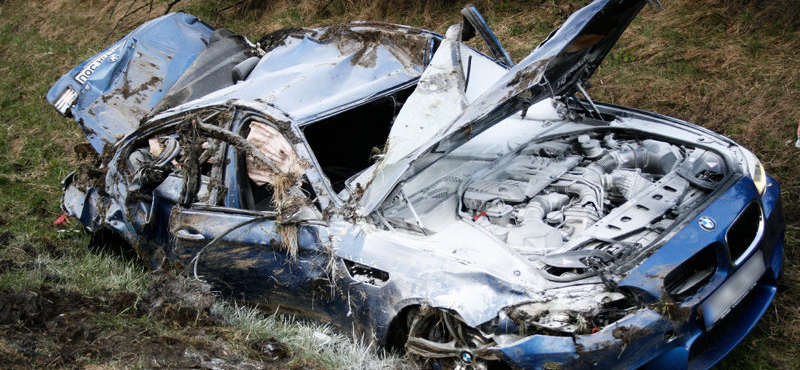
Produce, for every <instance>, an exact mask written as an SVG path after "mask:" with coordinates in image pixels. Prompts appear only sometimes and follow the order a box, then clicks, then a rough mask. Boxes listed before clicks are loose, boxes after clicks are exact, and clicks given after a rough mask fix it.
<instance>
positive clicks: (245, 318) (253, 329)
mask: <svg viewBox="0 0 800 370" xmlns="http://www.w3.org/2000/svg"><path fill="white" fill-rule="evenodd" d="M169 2H170V1H165V0H154V1H152V2H151V1H149V0H124V1H123V0H118V1H111V2H106V1H93V0H84V1H78V0H39V1H31V2H29V1H19V0H0V76H2V77H3V78H2V79H1V80H0V120H1V121H2V122H3V129H0V368H42V367H63V368H96V369H104V368H152V367H168V368H169V367H191V366H199V367H203V366H206V367H210V366H212V365H213V361H214V360H218V359H226V360H224V361H228V362H226V365H225V366H234V365H235V366H238V367H228V368H257V367H247V366H250V365H253V366H261V367H265V368H298V369H300V368H318V369H328V368H331V369H333V368H342V369H343V368H392V367H394V368H402V367H404V366H405V364H404V362H403V360H402V359H401V358H398V357H396V356H392V355H381V354H379V353H378V352H379V351H377V350H376V349H374V348H372V347H369V346H366V345H362V344H358V343H355V344H352V343H351V342H350V341H349V340H348V338H347V336H346V335H342V334H341V333H336V332H335V331H333V330H332V329H331V328H329V327H326V326H321V325H319V324H316V323H305V322H298V321H296V320H293V319H292V318H290V317H285V316H281V315H275V314H273V313H269V312H268V313H263V312H260V311H258V310H255V309H252V308H249V307H246V306H239V305H238V304H237V303H235V302H221V301H216V302H214V301H213V297H212V298H210V299H211V300H210V301H209V302H207V304H206V305H205V306H200V307H197V309H196V310H195V311H191V312H176V311H175V310H172V309H170V306H169V305H167V306H160V307H155V303H154V302H156V301H157V299H155V298H154V296H153V294H156V293H154V292H160V291H162V290H160V289H161V288H163V287H164V286H167V285H169V284H168V283H167V282H168V281H169V280H168V279H170V278H168V277H164V276H153V275H152V274H150V273H147V272H145V271H144V269H143V268H142V267H141V266H140V265H139V264H138V263H137V262H135V261H131V260H127V259H125V258H122V257H119V256H115V255H108V254H101V253H94V252H91V251H89V250H88V248H87V245H88V238H87V237H85V236H82V235H80V234H79V233H75V232H70V230H67V231H61V232H59V231H58V230H56V228H55V227H54V226H53V221H54V220H55V219H56V218H57V217H58V216H59V215H60V213H61V212H60V210H59V198H60V188H59V182H60V181H61V179H62V178H63V177H64V176H66V175H67V174H68V173H69V172H70V171H71V169H72V168H73V167H74V166H75V164H76V163H77V159H76V158H75V155H74V153H73V147H74V146H75V145H77V144H81V143H83V142H84V138H83V136H82V135H81V133H80V132H79V130H78V128H77V125H76V124H75V123H74V122H73V121H71V120H69V119H66V118H62V117H60V116H59V115H58V114H57V113H56V112H55V110H54V109H53V108H52V107H50V106H49V105H48V104H47V103H46V101H45V100H44V95H45V93H46V91H47V90H48V88H49V87H50V86H51V85H52V84H53V83H54V82H55V81H56V80H57V79H58V78H59V77H60V76H61V75H62V74H64V73H66V72H67V71H68V70H70V69H71V68H72V67H73V66H75V65H77V64H78V63H79V62H81V61H83V60H85V59H86V58H88V57H90V56H91V55H93V54H95V53H97V52H98V51H100V50H102V49H103V48H104V47H105V46H107V45H108V44H110V43H111V42H113V41H115V40H116V39H118V38H119V37H121V36H122V35H124V34H125V33H127V32H128V31H130V30H132V29H133V28H134V27H136V26H137V25H138V24H140V23H141V22H143V21H145V20H147V19H151V18H154V17H156V16H159V15H161V14H163V12H164V11H165V9H166V7H167V3H169ZM465 3H466V2H455V1H450V0H436V1H422V0H411V1H402V0H385V1H380V2H373V1H368V0H332V1H329V0H244V1H237V0H218V1H199V0H182V1H178V2H177V3H175V5H174V7H173V8H172V10H181V11H186V12H189V13H192V14H195V15H197V16H199V17H200V18H201V19H204V20H205V21H206V22H208V23H210V24H212V25H213V26H215V27H220V28H221V27H225V28H230V29H232V30H234V31H235V32H238V33H242V34H245V35H246V36H248V37H249V38H250V39H251V40H257V39H259V38H260V36H261V35H262V34H264V33H266V32H269V31H274V30H277V29H280V28H285V27H299V26H324V25H330V24H336V23H342V22H346V21H350V20H377V21H387V22H393V23H401V24H410V25H414V26H419V27H423V28H427V29H431V30H434V31H437V32H440V33H444V31H445V29H446V28H447V26H448V25H449V24H451V23H454V22H457V21H458V20H459V17H460V15H459V13H458V11H459V10H460V9H461V7H463V6H464V5H465ZM473 3H474V4H475V5H476V6H477V7H478V9H480V10H481V12H482V13H483V15H484V16H485V18H486V19H487V21H488V22H489V24H490V25H492V27H493V29H494V31H495V33H496V34H497V36H498V38H499V39H500V40H501V41H502V42H503V43H504V45H505V46H506V48H507V49H508V50H509V52H510V53H511V55H512V57H513V58H514V59H515V60H519V59H521V58H523V57H524V56H525V55H527V53H528V52H529V51H530V50H531V49H532V48H533V47H534V46H535V45H537V44H538V43H539V41H540V40H542V39H543V38H544V37H545V36H546V35H547V34H548V33H549V32H550V31H551V30H552V29H553V28H555V27H556V26H557V25H559V24H560V23H561V22H562V21H563V20H564V19H565V18H566V17H567V16H568V15H569V14H570V13H571V12H572V11H574V10H576V9H577V8H579V7H580V5H582V4H584V3H586V1H577V2H568V1H554V0H537V1H519V2H515V1H508V0H506V1H490V0H476V1H474V2H473ZM663 3H664V10H662V11H654V10H653V9H648V8H645V9H644V10H643V12H642V14H641V15H640V16H639V17H638V18H637V19H636V20H635V21H634V23H633V24H632V25H631V27H630V28H629V29H628V30H627V31H626V32H625V34H624V35H623V37H622V39H621V40H620V42H619V43H618V44H617V46H616V47H615V49H613V50H612V52H611V54H610V55H609V57H608V58H607V60H606V61H605V63H604V64H603V65H602V67H601V68H600V70H599V71H598V72H597V73H596V74H595V76H594V77H593V78H592V80H591V82H592V83H593V85H594V87H593V88H592V89H591V90H590V93H591V94H592V97H593V98H594V99H596V100H601V101H607V102H611V103H615V104H621V105H627V106H632V107H636V108H640V109H644V110H650V111H654V112H658V113H662V114H665V115H669V116H674V117H678V118H682V119H686V120H688V121H691V122H694V123H697V124H700V125H702V126H705V127H708V128H710V129H713V130H715V131H717V132H720V133H723V134H725V135H727V136H730V137H732V138H733V139H734V140H736V141H737V142H739V143H740V144H743V145H744V146H746V147H748V148H749V149H751V150H752V151H753V152H754V153H756V154H757V155H758V156H759V157H760V158H761V160H762V161H763V163H764V165H765V167H766V168H767V171H768V172H769V173H770V174H771V175H772V176H774V177H775V178H777V179H778V181H779V182H780V183H781V186H782V198H783V202H784V211H785V214H786V219H787V230H786V242H787V243H786V258H787V260H786V273H785V276H784V280H783V281H782V287H781V291H780V292H779V294H778V296H777V298H776V300H775V302H774V304H773V306H772V307H771V308H770V310H769V312H768V313H767V314H766V315H765V317H764V318H763V319H762V320H761V322H760V323H759V324H758V325H757V326H756V328H755V329H754V330H753V332H752V333H751V334H750V335H749V336H748V337H747V338H746V339H745V340H744V342H743V343H742V344H740V346H739V347H738V348H737V349H736V350H735V351H734V352H733V353H732V354H731V355H729V356H728V357H727V358H726V359H725V360H724V361H723V362H722V363H721V364H719V365H718V366H717V367H716V368H717V369H800V347H798V346H797V343H798V342H800V305H798V303H800V268H799V267H800V266H798V264H799V263H800V252H798V250H797V247H798V242H799V240H800V222H799V221H798V219H799V217H800V165H798V161H797V160H796V159H795V158H797V157H798V155H800V151H799V150H798V149H795V148H794V142H795V139H796V136H795V130H796V129H797V123H798V120H800V108H799V105H798V102H800V68H798V67H799V66H800V7H798V6H797V2H796V1H795V0H774V1H762V0H727V1H726V0H711V1H705V2H700V1H690V0H674V1H669V0H663ZM73 226H75V225H73ZM169 286H171V285H169ZM181 289H184V290H186V289H188V290H191V289H195V288H192V287H186V286H183V285H182V286H181ZM196 289H200V288H196ZM201 293H202V292H201ZM48 302H49V303H48ZM23 304H24V305H25V307H32V310H33V311H31V310H28V311H24V310H23V311H24V312H23V311H20V312H22V313H20V314H18V315H17V316H15V317H9V316H8V314H5V313H3V312H10V311H9V310H10V309H12V308H20V307H19V305H23ZM209 306H210V307H209ZM36 310H38V311H36ZM29 311H30V312H29ZM34 311H36V312H34ZM59 312H65V313H66V314H65V315H64V316H58V315H56V313H59ZM14 320H19V321H21V322H24V323H25V324H26V325H27V326H26V328H28V329H30V330H28V331H20V330H19V328H18V327H17V326H14V325H11V324H8V323H9V322H13V321H14ZM131 341H132V342H131ZM129 342H131V343H133V344H129V345H127V343H129ZM105 346H107V347H108V348H110V350H104V349H103V348H104V347H105ZM243 364H244V365H243ZM223 368H224V366H223Z"/></svg>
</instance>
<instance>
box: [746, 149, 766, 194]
mask: <svg viewBox="0 0 800 370" xmlns="http://www.w3.org/2000/svg"><path fill="white" fill-rule="evenodd" d="M742 151H743V152H744V154H745V156H744V158H745V163H746V165H747V171H748V173H749V174H750V177H751V178H752V179H753V184H754V185H755V186H756V190H757V191H758V194H759V195H764V191H765V190H766V189H767V173H766V171H764V166H763V165H762V164H761V161H759V160H758V158H756V156H755V154H753V153H752V152H750V151H749V150H747V149H744V148H742Z"/></svg>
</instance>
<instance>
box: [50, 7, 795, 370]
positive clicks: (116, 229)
mask: <svg viewBox="0 0 800 370" xmlns="http://www.w3.org/2000/svg"><path fill="white" fill-rule="evenodd" d="M646 3H647V2H646V1H645V0H597V1H594V2H592V3H590V4H589V5H588V6H586V7H585V8H583V9H580V10H579V11H577V12H576V13H574V14H573V15H572V16H571V17H570V18H569V19H568V20H567V21H566V22H565V23H564V24H563V25H562V26H561V27H560V28H559V29H558V30H556V31H554V32H553V33H551V34H550V35H549V36H548V37H547V39H546V40H544V41H543V42H542V43H541V44H539V45H538V46H537V47H535V48H533V51H532V52H531V53H530V55H529V56H528V57H526V58H525V59H523V60H521V61H519V62H518V63H515V62H514V61H513V60H512V58H510V57H509V55H508V54H507V53H506V52H505V50H504V49H503V47H502V46H501V44H500V42H499V41H498V40H497V38H496V37H495V36H494V34H493V33H492V31H491V29H490V28H489V26H488V25H487V24H486V22H485V21H484V19H483V18H482V17H481V16H480V14H479V13H478V12H477V11H476V10H475V8H473V7H467V8H465V9H464V10H463V11H462V14H463V21H462V22H461V23H460V24H457V25H454V26H452V27H450V28H449V29H448V30H447V32H446V34H445V35H439V34H436V33H433V32H430V31H425V30H421V29H417V28H413V27H407V26H398V25H391V24H378V23H366V22H357V23H350V24H346V25H341V26H331V27H326V28H308V29H288V30H284V31H278V32H275V33H271V34H268V35H266V36H265V37H264V38H262V39H261V40H260V41H259V42H256V43H253V42H251V41H249V40H247V39H246V38H244V37H242V36H239V35H236V34H233V33H232V32H230V31H227V30H214V29H213V28H212V27H210V26H209V25H207V24H205V23H203V22H202V21H199V20H198V19H197V18H195V17H192V16H190V15H187V14H182V13H176V14H170V15H167V16H164V17H161V18H158V19H155V20H152V21H150V22H147V23H145V24H144V25H142V26H141V27H139V28H138V29H136V30H135V31H133V32H132V33H130V34H129V35H127V36H125V37H124V38H123V39H121V40H120V41H118V42H117V43H115V44H114V45H112V46H110V47H109V48H108V49H106V50H104V51H102V52H101V53H99V54H98V55H96V56H94V57H92V58H90V59H89V60H87V61H85V62H83V63H82V64H80V65H79V66H78V67H76V68H75V69H74V70H72V71H70V72H69V73H67V74H66V75H65V76H64V77H62V78H61V79H60V80H59V81H58V82H57V83H56V84H55V85H54V86H53V88H52V89H51V90H50V91H49V93H48V95H47V98H48V100H49V101H50V103H51V104H52V105H53V106H55V108H56V109H57V110H58V111H59V112H61V113H62V114H64V115H67V116H71V117H74V118H75V120H76V121H77V122H78V124H79V125H80V127H81V129H82V130H83V132H84V133H85V134H86V137H87V138H88V141H89V143H90V145H91V148H88V146H86V147H85V148H84V150H81V151H80V154H81V155H82V156H83V162H82V163H83V164H82V165H81V166H80V168H79V169H78V170H77V171H76V172H75V173H73V174H72V175H70V176H69V177H67V178H66V179H65V180H64V182H63V187H64V197H63V203H62V208H63V209H64V211H65V212H66V213H67V214H68V215H69V216H71V217H74V218H76V219H78V220H80V222H81V223H82V224H83V226H84V227H85V228H86V230H88V231H89V232H91V233H94V234H101V233H104V234H108V235H116V236H117V237H119V238H120V240H122V241H124V242H125V243H126V244H127V245H129V246H130V247H131V248H132V250H134V251H135V253H137V254H138V255H139V256H140V257H141V259H142V260H144V261H145V262H146V263H147V264H148V265H149V266H151V267H152V268H153V269H164V270H172V271H180V272H182V273H185V274H188V275H191V276H196V277H197V278H200V279H203V280H206V281H208V282H210V283H212V284H213V285H214V286H215V287H216V288H217V289H218V290H219V291H221V292H223V293H224V294H227V295H229V296H232V297H235V298H237V299H244V300H248V301H252V302H256V303H258V304H261V305H263V306H266V307H273V308H275V307H279V308H280V309H282V310H284V311H286V312H290V313H294V314H298V315H301V316H304V317H309V318H313V319H319V320H323V321H327V322H330V323H333V324H336V325H338V326H340V327H342V328H343V329H344V330H346V331H348V332H351V331H352V332H353V333H355V335H357V336H363V337H365V338H368V339H370V340H373V341H375V342H377V343H379V344H382V345H384V346H387V347H389V348H394V349H396V350H400V351H405V352H406V353H407V354H408V356H409V358H410V359H411V361H412V362H414V363H415V364H417V365H418V366H419V367H420V368H424V369H504V368H515V369H649V370H654V369H670V370H678V369H707V368H709V367H711V366H712V365H713V364H715V363H716V362H717V361H719V360H720V359H721V358H722V357H723V356H725V355H726V354H727V353H728V352H729V351H730V350H731V349H733V347H734V346H735V345H736V344H737V343H738V342H739V341H740V340H742V338H743V337H744V336H745V335H746V334H747V333H748V332H749V331H750V330H751V329H752V328H753V326H754V325H755V324H756V322H757V321H758V320H759V318H760V317H761V315H762V314H763V313H764V311H765V310H766V309H767V307H768V306H769V304H770V302H771V300H772V298H773V296H774V294H775V292H776V280H777V279H778V277H779V276H780V273H781V267H782V261H783V245H784V239H783V233H784V220H783V216H782V211H781V202H780V198H779V193H780V191H779V186H778V184H777V183H776V182H775V180H773V179H772V178H771V177H770V176H769V175H767V174H766V173H765V172H764V168H763V167H762V165H761V163H760V162H759V160H758V159H757V158H756V157H755V156H754V155H753V154H752V153H751V152H749V151H748V150H747V149H745V148H742V147H741V146H739V145H737V144H736V143H735V142H733V141H732V140H730V139H728V138H725V137H723V136H721V135H719V134H716V133H714V132H711V131H709V130H707V129H704V128H702V127H698V126H695V125H693V124H690V123H687V122H684V121H681V120H678V119H674V118H669V117H664V116H660V115H657V114H653V113H649V112H644V111H640V110H636V109H632V108H626V107H620V106H615V105H611V104H604V103H600V102H595V101H592V100H591V98H590V97H589V95H588V94H587V91H586V89H587V88H588V87H589V85H588V80H589V78H590V77H591V76H592V74H593V72H594V71H595V70H596V69H597V67H598V65H599V63H600V62H601V61H602V59H603V58H604V57H605V56H606V55H607V54H608V53H609V50H610V49H611V48H612V46H613V45H614V44H615V42H616V41H617V40H618V38H619V37H620V35H621V33H622V32H623V31H624V30H625V28H626V27H627V26H628V24H629V23H630V22H631V20H632V19H633V18H634V17H635V16H636V14H637V13H638V12H639V11H640V10H641V9H642V8H643V7H644V6H645V5H646ZM472 37H479V38H480V39H482V40H483V41H482V42H483V45H484V46H485V47H484V48H483V49H484V50H486V52H485V53H482V52H479V51H476V50H475V49H473V48H470V47H468V46H466V45H465V44H464V43H463V42H464V41H465V40H468V39H470V38H472Z"/></svg>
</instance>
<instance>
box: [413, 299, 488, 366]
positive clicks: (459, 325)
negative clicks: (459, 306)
mask: <svg viewBox="0 0 800 370" xmlns="http://www.w3.org/2000/svg"><path fill="white" fill-rule="evenodd" d="M494 344H495V343H494V341H492V340H491V339H488V338H487V337H486V336H485V335H484V334H483V333H481V331H480V330H477V329H475V328H472V327H470V326H469V325H467V324H465V323H464V321H463V320H462V319H461V317H460V316H459V315H458V314H457V313H455V312H452V311H448V310H443V309H436V308H431V307H422V308H420V310H419V312H418V313H417V314H416V316H415V317H414V319H413V321H412V322H411V327H410V329H409V332H408V340H407V341H406V352H407V353H408V356H409V359H410V360H411V362H412V363H413V364H414V365H416V367H417V368H418V369H424V370H444V369H448V370H449V369H455V370H487V369H489V366H490V362H491V361H496V360H498V358H497V356H495V355H494V354H493V353H491V352H490V351H488V350H487V348H489V347H491V346H493V345H494Z"/></svg>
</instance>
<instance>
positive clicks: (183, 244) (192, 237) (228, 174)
mask: <svg viewBox="0 0 800 370" xmlns="http://www.w3.org/2000/svg"><path fill="white" fill-rule="evenodd" d="M237 126H242V127H247V123H244V124H241V125H234V127H237ZM237 131H241V130H237ZM243 136H244V135H243ZM283 139H284V140H285V138H283ZM241 153H242V151H241V150H240V149H237V147H235V146H232V145H231V146H229V147H228V149H227V159H226V163H227V165H226V169H225V171H224V174H220V176H221V178H219V179H216V180H217V181H222V182H223V183H224V184H225V186H226V188H227V194H226V195H225V200H224V203H223V205H221V206H213V205H208V204H201V203H193V204H192V205H191V206H189V207H182V208H181V207H177V208H176V211H173V214H172V216H171V219H170V234H171V236H172V238H173V240H174V244H173V245H174V248H173V249H172V253H171V255H170V256H169V259H170V260H174V261H177V262H178V263H179V264H180V265H181V268H182V269H183V270H184V271H186V272H188V273H189V274H190V275H195V276H196V277H198V278H201V279H204V280H206V281H209V282H211V283H212V284H213V286H214V287H215V288H216V289H219V290H220V291H222V292H223V293H225V294H227V295H230V296H232V297H234V298H240V299H245V300H251V301H257V302H259V303H261V304H266V305H268V306H278V305H280V307H282V308H283V309H295V310H302V311H308V310H309V309H311V308H312V307H313V306H314V303H315V301H318V300H320V299H322V298H324V296H327V295H330V292H329V290H327V289H325V287H328V286H330V281H331V280H332V279H333V278H332V277H331V276H329V273H328V271H327V270H326V266H330V265H331V264H330V263H329V262H330V259H331V258H332V255H331V254H330V253H329V252H327V249H326V248H325V243H326V241H327V240H328V237H327V235H328V234H327V229H326V228H325V227H324V226H323V224H322V223H321V222H320V221H318V220H314V218H319V216H320V214H319V212H318V210H316V209H305V212H306V215H307V216H306V217H304V218H303V220H304V221H298V219H292V221H290V222H287V221H284V222H282V223H281V222H279V221H278V219H282V220H286V219H287V218H288V217H287V216H284V217H280V214H279V212H277V211H275V210H272V209H269V207H265V206H261V205H263V204H269V203H270V202H268V200H269V199H264V197H268V196H270V195H271V189H257V188H259V187H266V188H269V186H268V184H266V186H261V185H258V184H257V183H256V182H254V181H253V180H252V179H251V177H250V176H249V175H250V173H248V165H247V161H246V158H245V156H244V155H242V154H241ZM292 154H293V155H296V153H292ZM278 167H279V166H278ZM251 172H252V171H251ZM298 188H299V187H298ZM303 196H307V195H303ZM254 198H255V199H254ZM259 204H261V205H259ZM307 204H310V203H307ZM311 207H313V206H306V208H311ZM308 215H310V216H308ZM294 240H296V242H294ZM295 246H296V248H295Z"/></svg>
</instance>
